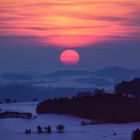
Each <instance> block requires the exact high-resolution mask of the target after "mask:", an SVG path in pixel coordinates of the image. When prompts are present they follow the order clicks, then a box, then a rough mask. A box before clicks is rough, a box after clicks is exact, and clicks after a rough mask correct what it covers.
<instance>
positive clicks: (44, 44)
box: [0, 0, 140, 72]
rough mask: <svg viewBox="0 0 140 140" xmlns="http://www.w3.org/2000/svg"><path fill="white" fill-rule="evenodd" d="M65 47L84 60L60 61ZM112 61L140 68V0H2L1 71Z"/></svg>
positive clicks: (87, 65) (102, 64) (78, 66)
mask: <svg viewBox="0 0 140 140" xmlns="http://www.w3.org/2000/svg"><path fill="white" fill-rule="evenodd" d="M66 49H73V50H76V51H77V52H78V54H79V56H80V60H79V63H76V64H75V65H65V64H63V63H61V62H60V55H61V53H62V52H63V51H64V50H66ZM91 60H92V61H91ZM107 66H121V67H128V68H134V69H140V1H139V0H3V1H0V72H16V71H39V72H50V71H55V70H59V69H83V70H95V69H98V68H103V67H107Z"/></svg>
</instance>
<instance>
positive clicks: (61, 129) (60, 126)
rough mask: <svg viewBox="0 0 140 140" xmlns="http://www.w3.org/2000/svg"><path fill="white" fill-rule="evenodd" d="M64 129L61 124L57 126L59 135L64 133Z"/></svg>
mask: <svg viewBox="0 0 140 140" xmlns="http://www.w3.org/2000/svg"><path fill="white" fill-rule="evenodd" d="M64 129H65V127H64V125H62V124H60V125H58V126H57V131H58V132H59V133H62V132H64Z"/></svg>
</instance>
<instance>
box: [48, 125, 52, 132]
mask: <svg viewBox="0 0 140 140" xmlns="http://www.w3.org/2000/svg"><path fill="white" fill-rule="evenodd" d="M51 132H52V129H51V126H50V125H49V126H48V133H49V134H50V133H51Z"/></svg>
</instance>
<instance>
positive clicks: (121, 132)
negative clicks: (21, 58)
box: [0, 103, 140, 140]
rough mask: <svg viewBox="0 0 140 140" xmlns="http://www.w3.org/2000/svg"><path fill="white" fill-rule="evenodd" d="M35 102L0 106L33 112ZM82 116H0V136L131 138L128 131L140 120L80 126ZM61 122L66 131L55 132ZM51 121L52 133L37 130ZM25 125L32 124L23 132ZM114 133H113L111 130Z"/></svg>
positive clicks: (0, 139) (14, 139)
mask: <svg viewBox="0 0 140 140" xmlns="http://www.w3.org/2000/svg"><path fill="white" fill-rule="evenodd" d="M35 107H36V103H17V104H7V105H6V104H5V105H4V104H3V105H1V108H2V109H3V110H6V111H23V112H32V113H33V114H35ZM83 120H85V119H82V118H78V117H73V116H68V115H56V114H46V115H37V119H34V120H26V119H15V118H11V119H0V140H131V133H132V131H133V130H134V129H136V128H138V127H140V123H129V124H98V125H92V126H80V123H81V121H83ZM59 124H63V125H64V126H65V133H63V134H59V133H57V132H56V126H57V125H59ZM37 125H41V126H42V127H44V126H48V125H51V127H52V131H53V132H52V134H45V133H43V134H37V133H36V127H37ZM26 128H31V129H32V131H33V133H32V134H30V135H26V134H24V131H25V129H26ZM114 132H115V133H116V134H117V135H115V136H114V135H113V133H114Z"/></svg>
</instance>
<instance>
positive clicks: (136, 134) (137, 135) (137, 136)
mask: <svg viewBox="0 0 140 140" xmlns="http://www.w3.org/2000/svg"><path fill="white" fill-rule="evenodd" d="M132 140H140V129H139V128H137V129H136V130H134V131H133V133H132Z"/></svg>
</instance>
